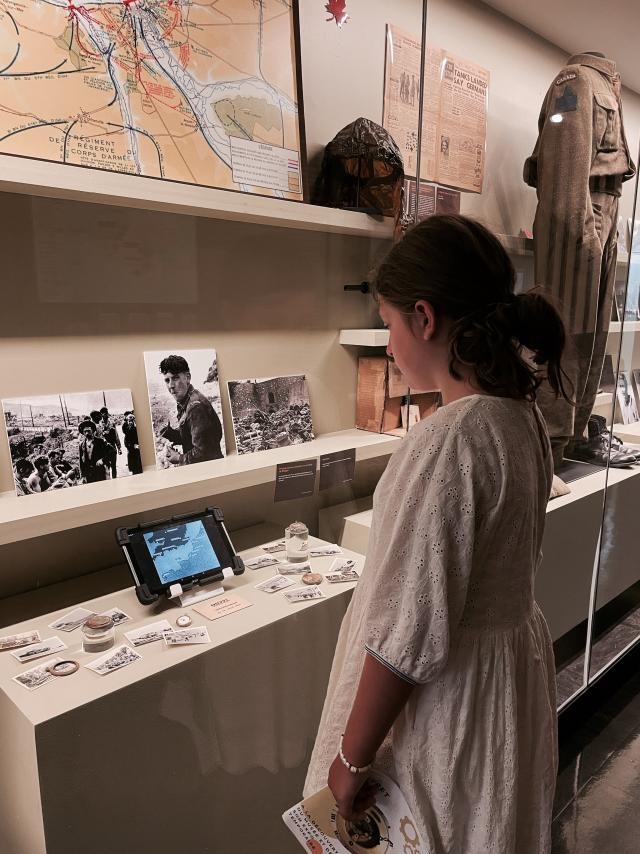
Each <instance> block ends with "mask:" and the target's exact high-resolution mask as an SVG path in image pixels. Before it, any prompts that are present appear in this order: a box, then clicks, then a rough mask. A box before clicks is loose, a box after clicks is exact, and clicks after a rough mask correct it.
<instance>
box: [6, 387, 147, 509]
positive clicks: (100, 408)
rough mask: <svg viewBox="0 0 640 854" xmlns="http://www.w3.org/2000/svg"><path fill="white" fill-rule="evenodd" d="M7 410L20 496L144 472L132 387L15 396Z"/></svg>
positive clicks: (10, 446) (15, 474) (15, 478)
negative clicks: (37, 395)
mask: <svg viewBox="0 0 640 854" xmlns="http://www.w3.org/2000/svg"><path fill="white" fill-rule="evenodd" d="M2 407H3V410H4V417H5V423H6V428H7V435H8V439H9V450H10V453H11V462H12V464H13V475H14V481H15V487H16V493H17V495H18V496H19V497H23V496H25V495H33V494H37V493H41V492H48V491H50V490H55V489H67V488H69V487H72V486H78V485H80V484H83V483H96V482H98V481H104V480H111V479H114V478H117V477H128V476H129V475H134V474H140V473H141V472H142V458H141V455H140V443H139V440H138V430H137V425H136V416H135V412H134V410H133V401H132V398H131V392H130V391H129V389H109V390H102V391H93V392H81V393H74V394H58V395H46V396H40V397H35V396H33V397H22V398H12V399H8V400H3V401H2Z"/></svg>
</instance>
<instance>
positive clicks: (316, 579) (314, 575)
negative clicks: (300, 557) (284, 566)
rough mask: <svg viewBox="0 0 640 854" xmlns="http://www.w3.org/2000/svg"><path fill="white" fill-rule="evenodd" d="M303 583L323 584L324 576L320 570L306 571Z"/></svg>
mask: <svg viewBox="0 0 640 854" xmlns="http://www.w3.org/2000/svg"><path fill="white" fill-rule="evenodd" d="M302 583H303V584H322V576H321V575H320V573H319V572H305V574H304V575H303V576H302Z"/></svg>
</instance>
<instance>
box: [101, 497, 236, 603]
mask: <svg viewBox="0 0 640 854" xmlns="http://www.w3.org/2000/svg"><path fill="white" fill-rule="evenodd" d="M116 538H117V540H118V543H119V544H120V546H122V549H123V550H124V553H125V557H126V559H127V563H128V564H129V569H130V570H131V573H132V575H133V578H134V581H135V582H136V593H137V594H138V599H139V600H140V601H141V602H143V603H144V604H149V603H150V602H155V601H156V599H158V597H159V596H161V595H163V594H169V592H170V591H171V589H172V588H173V589H174V590H175V589H176V585H179V586H180V588H181V589H182V591H187V590H190V589H191V588H193V587H195V586H197V585H202V584H208V583H210V582H213V581H222V580H223V579H224V578H229V577H231V576H232V575H240V574H241V573H242V572H243V571H244V565H243V563H242V561H241V560H240V558H239V557H238V556H237V555H236V553H235V551H234V549H233V545H232V544H231V540H230V538H229V535H228V533H227V530H226V528H225V526H224V522H223V514H222V511H221V510H220V509H219V508H217V507H209V508H207V509H206V510H205V511H204V512H201V513H191V514H188V515H186V516H173V517H171V518H170V519H164V520H160V521H156V522H150V523H149V524H145V525H138V526H136V527H135V528H118V530H117V532H116Z"/></svg>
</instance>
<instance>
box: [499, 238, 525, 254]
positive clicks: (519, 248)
mask: <svg viewBox="0 0 640 854" xmlns="http://www.w3.org/2000/svg"><path fill="white" fill-rule="evenodd" d="M496 237H497V238H498V240H499V241H500V243H502V245H503V247H504V248H505V249H506V250H507V252H508V253H509V254H510V255H533V240H532V239H531V238H530V237H517V236H516V235H515V234H496Z"/></svg>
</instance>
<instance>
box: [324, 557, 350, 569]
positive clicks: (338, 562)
mask: <svg viewBox="0 0 640 854" xmlns="http://www.w3.org/2000/svg"><path fill="white" fill-rule="evenodd" d="M355 568H356V562H355V560H352V559H351V558H348V557H342V558H336V559H335V560H334V561H333V563H332V564H331V566H330V567H329V572H333V573H336V572H351V571H352V570H354V569H355Z"/></svg>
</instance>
